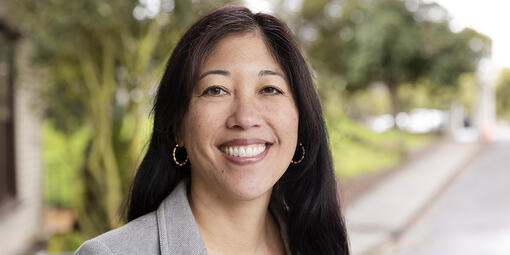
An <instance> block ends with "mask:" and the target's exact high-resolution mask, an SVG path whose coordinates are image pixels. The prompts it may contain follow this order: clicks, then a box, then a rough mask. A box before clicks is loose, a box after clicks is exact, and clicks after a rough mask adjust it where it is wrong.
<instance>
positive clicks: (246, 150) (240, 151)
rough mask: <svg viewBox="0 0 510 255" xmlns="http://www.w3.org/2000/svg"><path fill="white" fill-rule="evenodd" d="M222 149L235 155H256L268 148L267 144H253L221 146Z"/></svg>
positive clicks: (242, 156) (246, 156)
mask: <svg viewBox="0 0 510 255" xmlns="http://www.w3.org/2000/svg"><path fill="white" fill-rule="evenodd" d="M220 150H221V151H223V152H225V153H226V154H228V155H230V156H234V157H241V158H249V157H254V156H257V155H259V154H261V153H262V152H264V151H265V150H266V144H252V145H247V146H221V147H220Z"/></svg>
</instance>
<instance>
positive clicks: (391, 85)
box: [386, 82, 400, 118]
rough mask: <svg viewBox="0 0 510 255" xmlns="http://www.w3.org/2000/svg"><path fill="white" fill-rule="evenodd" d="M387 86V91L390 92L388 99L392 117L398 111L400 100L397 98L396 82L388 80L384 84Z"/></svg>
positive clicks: (395, 115)
mask: <svg viewBox="0 0 510 255" xmlns="http://www.w3.org/2000/svg"><path fill="white" fill-rule="evenodd" d="M386 86H388V91H389V92H390V101H391V114H392V115H393V117H395V118H396V117H397V114H398V113H399V112H400V101H399V100H398V85H397V83H396V82H388V83H387V84H386Z"/></svg>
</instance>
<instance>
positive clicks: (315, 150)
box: [128, 6, 349, 254]
mask: <svg viewBox="0 0 510 255" xmlns="http://www.w3.org/2000/svg"><path fill="white" fill-rule="evenodd" d="M252 31H257V32H259V33H260V34H261V35H262V37H263V38H264V40H265V43H266V45H267V47H268V49H269V50H270V52H271V53H272V55H273V57H274V58H275V59H276V60H277V62H278V63H279V64H280V66H281V67H282V69H283V71H284V72H285V74H286V76H287V77H288V79H289V84H290V87H291V89H292V92H293V94H294V97H295V101H296V104H297V108H298V111H299V128H298V130H299V131H298V137H299V141H300V142H301V143H302V144H303V146H304V147H305V148H306V158H305V159H304V160H303V162H301V163H300V164H298V165H294V164H291V165H290V166H289V168H288V169H287V171H286V172H285V174H284V175H283V176H282V177H281V178H280V180H279V181H278V182H277V184H276V185H275V188H274V189H273V193H272V196H271V200H272V203H271V204H272V206H275V209H276V210H277V211H278V212H279V213H280V214H281V215H282V218H283V219H284V220H285V221H286V226H287V233H288V239H289V245H290V249H291V251H292V253H294V254H349V248H348V241H347V234H346V230H345V224H344V221H343V218H342V215H341V213H340V206H339V202H338V199H337V189H336V182H335V176H334V173H333V167H332V161H331V155H330V151H329V147H328V141H327V133H326V129H325V125H324V119H323V117H322V109H321V105H320V102H319V98H318V96H317V93H316V91H315V87H314V84H313V79H312V76H311V73H310V70H309V68H308V65H307V63H306V62H305V60H304V58H303V56H302V54H301V52H300V50H299V48H298V46H297V44H296V42H295V41H294V39H293V37H292V33H291V31H290V29H289V28H288V27H287V26H286V25H285V24H284V23H283V22H281V21H280V20H278V19H277V18H275V17H273V16H271V15H268V14H263V13H257V14H253V13H252V12H251V11H250V10H248V9H247V8H245V7H239V6H227V7H223V8H220V9H216V10H214V11H212V12H211V13H209V14H208V15H206V16H204V17H203V18H201V19H200V20H198V21H197V22H196V23H195V24H193V25H192V26H191V27H190V28H189V29H188V31H187V32H186V33H185V34H184V36H183V37H182V38H181V40H180V41H179V43H178V44H177V46H176V47H175V49H174V51H173V53H172V56H171V57H170V60H169V61H168V63H167V66H166V70H165V73H164V75H163V78H162V80H161V83H160V85H159V89H158V93H157V95H156V98H155V104H154V108H153V114H154V130H153V133H152V137H151V140H150V144H149V147H148V150H147V154H146V155H145V157H144V159H143V161H142V163H141V165H140V167H139V168H138V172H137V174H136V176H135V179H134V181H133V185H132V187H131V191H130V199H129V202H128V203H129V208H128V220H129V221H131V220H133V219H135V218H137V217H139V216H142V215H144V214H146V213H149V212H151V211H154V210H156V209H157V207H158V206H159V204H160V203H161V202H162V201H163V199H164V198H165V197H166V196H168V194H170V192H171V191H172V190H173V189H174V188H175V186H176V185H177V183H178V182H179V181H180V180H182V179H183V178H184V177H186V176H189V173H190V169H189V168H190V167H189V165H190V164H187V165H186V166H184V167H178V166H177V165H175V163H173V160H172V156H171V155H172V150H173V147H174V146H175V137H176V133H177V132H178V131H179V127H180V126H181V121H182V119H183V117H184V115H185V113H186V111H187V109H188V106H189V101H190V95H191V92H192V90H193V86H194V84H195V83H196V80H197V75H198V74H197V71H198V68H199V66H200V64H201V63H203V61H204V60H205V58H206V57H207V56H208V54H210V52H211V50H212V49H213V48H214V46H215V45H217V43H218V42H219V41H220V40H221V39H223V38H225V37H226V36H228V35H232V34H239V33H247V32H252ZM299 152H300V150H299V148H298V153H297V154H298V155H300V154H299ZM297 157H298V156H297Z"/></svg>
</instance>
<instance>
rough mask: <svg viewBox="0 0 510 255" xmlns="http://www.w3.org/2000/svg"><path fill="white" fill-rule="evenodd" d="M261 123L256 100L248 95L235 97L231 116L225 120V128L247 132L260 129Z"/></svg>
mask: <svg viewBox="0 0 510 255" xmlns="http://www.w3.org/2000/svg"><path fill="white" fill-rule="evenodd" d="M261 121H262V119H261V116H260V111H259V106H258V105H257V101H256V98H254V97H252V96H248V95H239V94H238V95H236V97H235V98H234V103H233V104H232V114H231V115H230V116H229V117H228V119H227V123H226V124H227V127H228V128H232V129H241V130H247V129H249V128H253V127H260V124H261Z"/></svg>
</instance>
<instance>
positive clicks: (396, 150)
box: [327, 118, 434, 179]
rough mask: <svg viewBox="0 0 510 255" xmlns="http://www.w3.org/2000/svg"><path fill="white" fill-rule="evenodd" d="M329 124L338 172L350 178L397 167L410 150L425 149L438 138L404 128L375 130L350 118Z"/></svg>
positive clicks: (330, 138) (334, 161)
mask: <svg viewBox="0 0 510 255" xmlns="http://www.w3.org/2000/svg"><path fill="white" fill-rule="evenodd" d="M327 126H328V132H329V142H330V148H331V153H332V157H333V164H334V167H335V173H336V175H337V176H338V177H340V178H346V179H350V178H355V177H358V176H362V175H365V174H369V173H372V172H374V171H378V170H382V169H385V168H388V167H392V166H395V165H397V164H398V163H399V162H401V160H402V159H403V157H404V154H405V152H406V151H411V150H416V149H420V148H423V147H425V146H427V145H429V144H430V143H431V142H432V141H433V140H434V136H433V135H418V134H410V133H406V132H404V131H400V130H390V131H386V132H384V133H375V132H373V131H371V130H370V129H368V128H367V127H365V126H364V125H363V124H360V123H357V122H354V121H352V120H349V119H346V118H342V119H338V120H334V121H327Z"/></svg>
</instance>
